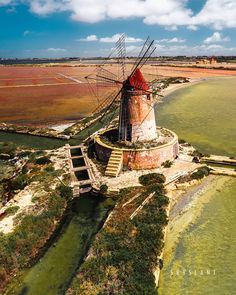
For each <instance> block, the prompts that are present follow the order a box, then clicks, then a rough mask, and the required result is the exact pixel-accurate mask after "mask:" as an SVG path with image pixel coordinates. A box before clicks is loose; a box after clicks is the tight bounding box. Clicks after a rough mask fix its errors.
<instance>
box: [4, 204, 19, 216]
mask: <svg viewBox="0 0 236 295" xmlns="http://www.w3.org/2000/svg"><path fill="white" fill-rule="evenodd" d="M19 209H20V207H19V206H11V207H8V208H7V209H6V210H5V213H6V214H7V215H14V214H15V213H16V212H17V211H18V210H19Z"/></svg>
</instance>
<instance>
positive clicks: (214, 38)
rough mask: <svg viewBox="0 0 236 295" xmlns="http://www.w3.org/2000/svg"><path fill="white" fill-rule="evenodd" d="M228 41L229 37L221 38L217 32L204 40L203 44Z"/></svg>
mask: <svg viewBox="0 0 236 295" xmlns="http://www.w3.org/2000/svg"><path fill="white" fill-rule="evenodd" d="M227 41H230V38H229V37H223V35H222V34H221V33H219V32H214V33H213V35H212V36H210V37H208V38H206V39H205V40H204V43H205V44H210V43H215V42H227Z"/></svg>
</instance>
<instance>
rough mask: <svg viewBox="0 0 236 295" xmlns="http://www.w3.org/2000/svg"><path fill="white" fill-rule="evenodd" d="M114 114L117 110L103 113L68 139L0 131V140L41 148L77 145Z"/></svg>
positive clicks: (107, 121)
mask: <svg viewBox="0 0 236 295" xmlns="http://www.w3.org/2000/svg"><path fill="white" fill-rule="evenodd" d="M115 114H117V111H116V112H115V113H114V112H111V113H110V114H108V115H105V116H104V118H102V120H98V121H97V122H95V123H94V124H92V125H91V126H90V127H88V128H86V129H84V130H83V131H82V132H80V133H79V134H77V135H75V136H74V137H73V138H71V139H70V140H68V141H67V140H60V139H55V138H47V137H43V136H42V137H40V136H32V135H26V134H17V133H8V132H2V131H0V142H14V143H15V144H16V145H18V146H23V147H26V148H34V149H42V150H45V149H56V148H59V147H61V146H63V145H65V144H66V143H69V144H70V145H78V144H80V143H81V142H82V141H83V140H84V139H86V138H87V137H89V136H90V135H91V134H93V133H94V132H96V131H97V130H99V129H100V128H102V127H104V126H105V125H107V124H108V123H109V122H110V121H111V120H112V119H114V116H115Z"/></svg>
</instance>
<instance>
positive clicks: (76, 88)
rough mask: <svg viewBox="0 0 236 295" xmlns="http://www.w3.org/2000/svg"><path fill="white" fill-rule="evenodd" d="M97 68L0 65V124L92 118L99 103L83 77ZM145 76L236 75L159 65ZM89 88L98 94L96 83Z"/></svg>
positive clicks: (102, 95) (101, 93) (115, 68)
mask: <svg viewBox="0 0 236 295" xmlns="http://www.w3.org/2000/svg"><path fill="white" fill-rule="evenodd" d="M96 66H97V65H95V64H91V65H77V66H68V65H67V66H45V65H44V66H38V65H34V66H0V121H1V122H11V123H17V124H34V125H44V124H49V123H58V122H65V121H75V120H77V119H80V118H81V117H84V116H87V115H89V114H90V113H91V112H92V111H93V110H94V109H95V108H96V107H97V106H98V103H99V102H98V99H97V98H96V97H95V95H94V93H93V92H92V91H91V89H90V87H89V85H88V83H87V80H86V79H85V78H84V77H85V76H87V75H89V74H91V73H93V72H94V71H95V68H96ZM128 67H129V66H127V68H128ZM106 69H107V70H109V71H111V72H113V73H115V74H117V73H118V66H117V64H108V65H106ZM128 72H129V69H128V71H127V73H128ZM142 73H143V74H144V77H145V78H146V79H147V80H152V79H154V78H157V77H159V76H168V77H176V76H182V77H188V78H207V77H215V76H229V75H236V71H233V70H224V69H207V68H188V67H177V66H176V67H170V66H158V65H145V66H144V67H143V68H142ZM91 82H92V81H91ZM90 85H93V90H94V91H95V92H96V88H95V84H94V83H92V84H91V83H90ZM109 92H111V89H110V88H108V87H103V88H102V87H100V88H99V94H98V97H99V98H100V99H101V100H102V99H103V98H105V97H106V95H107V94H108V93H109Z"/></svg>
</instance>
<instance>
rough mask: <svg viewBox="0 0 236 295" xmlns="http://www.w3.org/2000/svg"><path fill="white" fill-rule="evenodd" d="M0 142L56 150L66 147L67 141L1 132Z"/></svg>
mask: <svg viewBox="0 0 236 295" xmlns="http://www.w3.org/2000/svg"><path fill="white" fill-rule="evenodd" d="M0 142H14V143H15V144H16V145H18V146H24V147H27V148H35V149H43V150H44V149H55V148H59V147H61V146H63V145H65V144H66V143H67V142H66V141H65V140H60V139H54V138H47V137H39V136H32V135H25V134H16V133H7V132H1V131H0Z"/></svg>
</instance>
